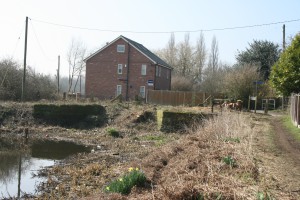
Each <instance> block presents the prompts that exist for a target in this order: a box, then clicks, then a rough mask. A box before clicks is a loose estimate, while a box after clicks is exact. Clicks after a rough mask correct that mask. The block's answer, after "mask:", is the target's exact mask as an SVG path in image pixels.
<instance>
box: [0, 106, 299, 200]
mask: <svg viewBox="0 0 300 200" xmlns="http://www.w3.org/2000/svg"><path fill="white" fill-rule="evenodd" d="M106 109H107V112H108V113H109V121H108V124H107V125H106V126H104V127H101V128H95V129H91V130H77V129H67V128H60V127H49V126H44V125H42V124H39V125H34V126H32V128H31V132H33V133H34V135H36V137H43V138H46V137H47V138H50V139H53V140H71V141H76V142H77V143H82V144H86V145H90V146H92V147H93V150H92V152H91V153H88V154H79V155H77V156H74V157H71V158H68V159H66V160H63V161H62V162H60V163H59V164H58V165H56V166H54V167H52V168H49V169H45V171H42V172H41V174H40V175H44V176H46V177H48V180H47V182H45V183H43V184H41V185H40V187H39V189H40V191H41V192H42V193H41V195H40V196H39V197H36V199H79V198H84V199H191V200H192V199H259V198H258V196H259V195H261V194H264V195H265V196H266V194H268V195H269V197H272V198H273V197H275V198H282V199H297V198H293V197H294V196H293V195H291V194H290V193H289V192H283V191H278V190H276V183H277V184H278V182H276V181H274V179H273V178H274V177H272V173H271V172H270V170H271V169H270V168H267V167H265V165H266V164H267V163H266V162H263V161H262V160H261V159H265V156H264V157H262V153H261V152H263V153H265V151H266V150H265V149H264V148H265V147H264V146H263V145H265V143H270V139H269V138H268V136H267V134H268V133H270V127H269V125H268V120H269V117H268V116H263V115H262V116H257V115H256V116H253V115H252V114H247V113H237V112H223V113H222V114H221V113H219V114H218V115H216V116H215V117H213V118H211V119H208V120H205V122H204V123H202V124H201V125H197V124H195V125H194V126H193V127H190V128H189V129H187V130H186V132H185V133H184V134H182V133H180V134H179V133H168V134H165V133H162V132H160V131H159V130H158V128H157V124H156V123H155V121H154V120H153V118H151V117H145V116H144V113H145V112H149V111H155V110H156V109H157V108H156V107H154V106H151V105H133V104H120V103H114V104H107V105H106ZM177 109H184V108H177ZM189 109H192V110H198V109H196V108H189ZM2 128H3V127H2ZM109 128H113V129H114V130H116V131H118V133H119V135H120V137H113V136H111V135H110V134H109V133H108V129H109ZM266 133H267V134H266ZM266 141H267V142H266ZM258 144H259V145H258ZM258 147H259V148H258ZM266 148H274V147H270V146H268V145H267V147H266ZM258 152H259V153H258ZM269 153H270V154H271V153H272V152H271V151H270V152H269ZM270 154H268V156H272V155H270ZM129 167H138V168H139V169H141V170H142V171H143V172H144V174H145V175H146V177H147V184H146V185H145V187H143V188H133V189H132V191H131V193H130V194H128V195H121V194H116V193H107V192H105V187H106V186H107V185H108V184H109V183H110V182H111V181H113V180H116V179H118V178H120V177H122V176H123V175H124V173H126V172H127V171H128V168H129ZM269 183H272V185H271V186H270V184H269Z"/></svg>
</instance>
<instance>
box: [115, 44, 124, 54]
mask: <svg viewBox="0 0 300 200" xmlns="http://www.w3.org/2000/svg"><path fill="white" fill-rule="evenodd" d="M117 52H118V53H124V52H125V45H124V44H118V45H117Z"/></svg>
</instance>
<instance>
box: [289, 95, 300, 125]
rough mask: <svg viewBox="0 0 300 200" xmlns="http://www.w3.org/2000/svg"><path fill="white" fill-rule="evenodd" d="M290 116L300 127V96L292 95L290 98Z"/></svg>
mask: <svg viewBox="0 0 300 200" xmlns="http://www.w3.org/2000/svg"><path fill="white" fill-rule="evenodd" d="M290 102H291V104H290V105H291V107H290V115H291V119H292V122H293V123H294V125H295V126H298V127H299V125H300V94H292V95H291V98H290Z"/></svg>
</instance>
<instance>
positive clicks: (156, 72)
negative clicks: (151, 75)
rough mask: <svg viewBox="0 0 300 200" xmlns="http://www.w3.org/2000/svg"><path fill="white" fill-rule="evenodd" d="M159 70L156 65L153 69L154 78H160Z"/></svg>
mask: <svg viewBox="0 0 300 200" xmlns="http://www.w3.org/2000/svg"><path fill="white" fill-rule="evenodd" d="M159 70H160V67H159V66H158V65H156V67H155V76H156V77H159V76H160V73H159Z"/></svg>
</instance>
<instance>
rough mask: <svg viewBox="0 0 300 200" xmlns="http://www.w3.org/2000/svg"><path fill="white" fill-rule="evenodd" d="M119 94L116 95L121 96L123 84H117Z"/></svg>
mask: <svg viewBox="0 0 300 200" xmlns="http://www.w3.org/2000/svg"><path fill="white" fill-rule="evenodd" d="M116 94H117V95H116V96H119V95H120V94H122V85H117V93H116Z"/></svg>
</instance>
